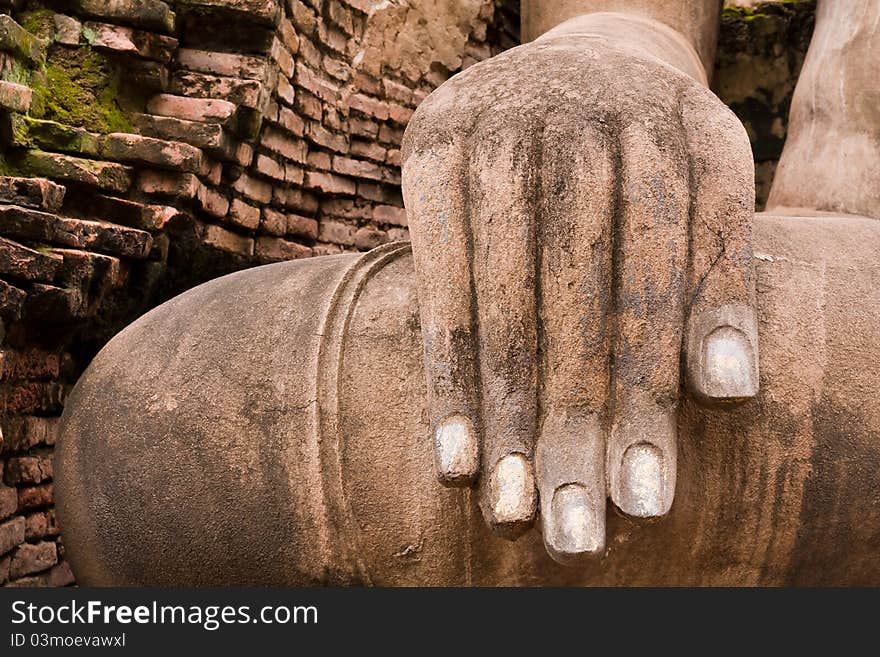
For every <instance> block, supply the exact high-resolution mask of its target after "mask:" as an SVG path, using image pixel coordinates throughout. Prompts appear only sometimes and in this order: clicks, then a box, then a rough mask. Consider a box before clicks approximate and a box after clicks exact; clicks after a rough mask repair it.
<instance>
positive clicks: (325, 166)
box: [308, 151, 331, 171]
mask: <svg viewBox="0 0 880 657" xmlns="http://www.w3.org/2000/svg"><path fill="white" fill-rule="evenodd" d="M308 164H309V166H310V167H312V168H313V169H322V170H324V171H329V170H330V168H331V160H330V154H329V153H325V152H323V151H310V152H309V160H308Z"/></svg>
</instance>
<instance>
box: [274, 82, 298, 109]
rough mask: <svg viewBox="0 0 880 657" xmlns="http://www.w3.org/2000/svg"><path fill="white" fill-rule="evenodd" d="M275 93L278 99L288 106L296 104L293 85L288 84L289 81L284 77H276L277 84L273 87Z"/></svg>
mask: <svg viewBox="0 0 880 657" xmlns="http://www.w3.org/2000/svg"><path fill="white" fill-rule="evenodd" d="M275 93H276V94H278V98H280V99H281V100H283V101H284V102H285V103H287V104H288V105H294V104H296V100H297V98H296V97H297V94H296V90H295V89H294V88H293V85H292V84H290V80H288V79H287V76H286V75H279V76H278V83H277V86H276V87H275Z"/></svg>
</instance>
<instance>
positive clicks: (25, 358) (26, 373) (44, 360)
mask: <svg viewBox="0 0 880 657" xmlns="http://www.w3.org/2000/svg"><path fill="white" fill-rule="evenodd" d="M56 257H58V259H59V260H63V258H61V257H60V256H56ZM63 366H66V370H65V371H69V370H70V367H69V366H70V363H69V361H68V360H67V359H65V358H63V356H62V354H58V353H56V352H54V351H46V350H44V349H38V348H27V349H11V348H5V349H2V350H0V380H3V381H48V380H51V379H57V378H58V377H59V376H60V375H61V373H62V367H63ZM18 419H19V418H11V419H10V420H8V421H7V422H6V423H5V425H6V427H7V429H8V428H9V426H10V422H11V421H12V420H18ZM13 432H14V429H13ZM11 438H12V436H10V440H11ZM4 442H5V441H2V440H0V446H2V444H3V443H4Z"/></svg>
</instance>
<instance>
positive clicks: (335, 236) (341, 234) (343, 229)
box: [318, 219, 357, 246]
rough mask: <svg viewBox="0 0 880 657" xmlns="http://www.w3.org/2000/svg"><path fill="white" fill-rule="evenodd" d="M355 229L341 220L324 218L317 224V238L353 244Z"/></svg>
mask: <svg viewBox="0 0 880 657" xmlns="http://www.w3.org/2000/svg"><path fill="white" fill-rule="evenodd" d="M355 230H357V229H356V228H355V227H354V226H349V225H348V224H345V223H342V222H341V221H332V220H329V219H324V220H322V221H321V222H319V224H318V239H319V240H321V241H322V242H332V243H334V244H343V245H345V246H354V233H355Z"/></svg>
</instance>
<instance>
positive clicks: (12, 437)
mask: <svg viewBox="0 0 880 657" xmlns="http://www.w3.org/2000/svg"><path fill="white" fill-rule="evenodd" d="M58 422H59V418H57V417H33V416H18V417H8V418H6V419H5V420H4V421H3V437H4V440H3V449H2V451H3V452H4V453H7V454H9V453H14V452H24V451H27V450H29V449H31V448H32V447H36V446H38V445H47V446H51V445H54V444H55V439H56V437H57V435H58Z"/></svg>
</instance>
